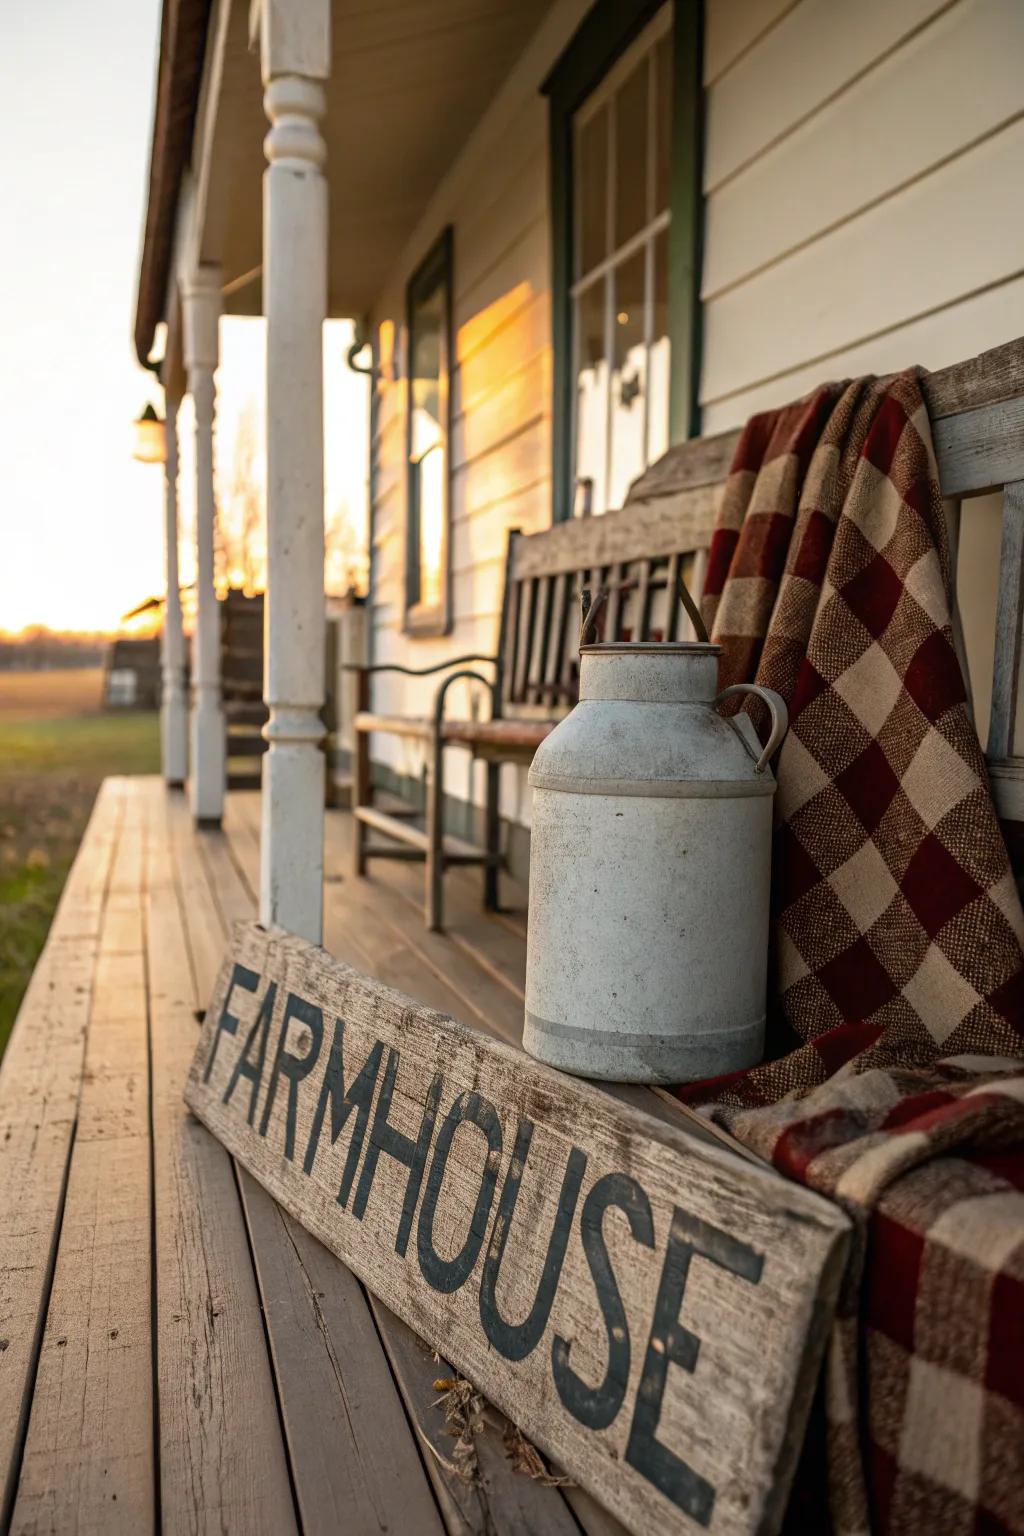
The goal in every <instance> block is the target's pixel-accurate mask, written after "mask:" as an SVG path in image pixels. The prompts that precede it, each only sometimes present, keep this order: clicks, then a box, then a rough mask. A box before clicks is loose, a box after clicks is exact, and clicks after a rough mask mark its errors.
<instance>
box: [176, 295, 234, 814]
mask: <svg viewBox="0 0 1024 1536" xmlns="http://www.w3.org/2000/svg"><path fill="white" fill-rule="evenodd" d="M181 306H182V318H183V321H184V343H185V368H186V371H187V374H188V391H189V394H190V395H191V396H192V403H193V405H194V407H195V414H196V629H195V637H194V641H193V647H192V773H191V778H190V780H189V790H190V801H191V806H192V814H193V816H194V817H195V820H196V822H197V823H198V824H199V825H200V826H219V825H220V820H221V816H222V814H223V811H224V773H225V751H224V711H223V708H222V706H221V697H220V613H219V610H218V607H217V595H216V592H215V590H214V585H213V525H214V493H213V417H214V409H215V399H214V383H213V375H214V370H215V369H216V367H217V355H218V353H217V329H218V322H219V320H220V311H221V293H220V273H219V271H218V270H217V268H215V267H200V268H199V269H198V271H197V272H196V273H195V274H194V275H193V276H192V277H191V278H189V280H188V281H186V282H184V283H183V284H182V289H181Z"/></svg>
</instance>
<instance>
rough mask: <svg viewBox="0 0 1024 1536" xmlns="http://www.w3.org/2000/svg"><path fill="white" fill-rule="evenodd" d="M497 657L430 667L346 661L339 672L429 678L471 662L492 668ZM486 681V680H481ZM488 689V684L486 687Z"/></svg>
mask: <svg viewBox="0 0 1024 1536" xmlns="http://www.w3.org/2000/svg"><path fill="white" fill-rule="evenodd" d="M500 660H501V658H500V657H498V656H476V655H474V656H451V657H449V659H448V660H447V661H439V662H437V663H436V665H435V666H432V667H402V666H399V665H398V663H397V662H382V663H381V664H380V665H379V666H373V667H368V666H363V664H362V663H361V662H358V661H346V662H345V663H343V665H342V668H341V670H342V671H343V672H361V673H363V675H364V676H367V677H368V676H370V675H371V674H372V673H374V672H401V673H403V674H404V676H406V677H430V676H431V675H432V674H433V673H434V672H444V671H445V670H446V669H447V668H448V667H464V666H466V665H468V663H469V662H471V661H486V662H489V663H490V664H491V666H492V667H496V666H498V665H499V664H500ZM481 681H486V679H481ZM487 686H488V687H490V684H489V683H488V685H487Z"/></svg>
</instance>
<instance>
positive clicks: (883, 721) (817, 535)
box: [680, 373, 1024, 1536]
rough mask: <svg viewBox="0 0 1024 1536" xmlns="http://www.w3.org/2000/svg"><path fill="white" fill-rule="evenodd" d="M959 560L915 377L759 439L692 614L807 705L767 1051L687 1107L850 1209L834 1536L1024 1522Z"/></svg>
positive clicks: (1023, 1033) (1017, 941)
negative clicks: (952, 566)
mask: <svg viewBox="0 0 1024 1536" xmlns="http://www.w3.org/2000/svg"><path fill="white" fill-rule="evenodd" d="M948 566H949V554H948V546H947V536H946V524H945V518H944V515H943V507H942V499H941V495H940V491H939V486H938V479H937V474H936V469H935V462H934V455H933V451H932V446H931V433H930V428H929V423H928V417H927V412H926V409H925V406H924V403H923V400H922V396H921V393H920V388H919V385H918V382H917V378H916V376H915V375H914V374H913V373H908V374H904V375H901V376H899V377H897V378H895V379H890V380H888V381H877V380H859V381H856V382H854V383H851V384H845V385H842V384H840V385H829V386H826V387H824V388H823V389H821V390H819V391H818V392H817V393H815V394H813V395H811V396H809V397H808V398H807V399H805V400H802V401H800V402H798V403H797V404H796V405H794V406H791V407H788V408H787V409H785V410H781V411H776V412H770V413H767V414H765V415H762V416H757V417H754V418H753V419H752V420H751V421H750V422H749V423H748V425H747V427H746V429H745V431H744V432H743V434H742V436H741V439H740V442H739V445H738V447H737V451H736V456H735V459H734V463H733V467H732V471H731V474H730V477H729V479H728V481H727V483H726V486H725V489H724V493H723V498H722V504H721V508H720V512H719V517H718V520H717V524H716V530H715V533H714V537H713V540H712V544H711V548H710V551H709V559H708V573H707V580H706V586H705V594H704V617H705V621H706V622H707V624H708V628H709V630H710V631H711V633H712V637H713V639H715V640H716V641H718V642H719V643H720V644H721V645H722V646H723V657H722V671H721V678H720V681H721V684H722V686H723V687H724V686H726V685H727V684H730V683H734V682H740V681H751V680H756V681H757V682H759V683H763V684H766V685H767V686H769V687H771V688H775V689H777V690H778V691H779V692H780V693H781V694H782V695H783V697H784V698H785V699H786V700H787V703H788V704H789V708H790V714H791V728H790V733H789V736H788V738H787V740H786V742H785V744H784V746H783V748H782V751H781V754H780V757H779V762H778V766H777V777H778V784H779V788H778V793H777V797H776V836H775V850H774V871H773V895H772V899H773V911H774V924H773V926H774V936H773V945H774V954H773V957H772V974H773V986H772V989H771V992H772V1000H773V1006H772V1007H771V1008H770V1012H769V1029H768V1054H767V1059H766V1060H765V1062H763V1063H762V1064H761V1065H760V1066H758V1067H755V1068H753V1069H752V1070H751V1071H749V1072H745V1073H739V1074H735V1075H733V1076H732V1077H730V1078H726V1079H718V1080H716V1081H714V1082H712V1083H704V1084H699V1085H692V1086H690V1087H689V1088H686V1089H682V1090H680V1096H681V1097H684V1098H686V1099H687V1100H688V1101H689V1102H691V1103H695V1104H698V1105H700V1106H701V1107H702V1108H706V1110H707V1112H708V1113H711V1114H713V1115H714V1117H715V1118H716V1119H718V1120H719V1121H721V1122H722V1123H724V1124H725V1125H727V1126H728V1127H729V1128H730V1129H731V1130H732V1132H733V1134H734V1135H736V1136H738V1137H739V1138H740V1139H741V1140H743V1141H744V1142H746V1143H747V1144H748V1145H750V1146H751V1147H752V1148H754V1150H756V1151H758V1152H759V1153H761V1155H762V1156H764V1157H765V1158H766V1159H768V1160H770V1161H771V1162H773V1163H774V1164H775V1165H776V1166H777V1167H778V1168H780V1169H781V1170H782V1171H783V1172H785V1173H787V1174H788V1175H790V1176H791V1177H793V1178H797V1179H800V1180H802V1181H803V1182H805V1183H807V1184H809V1185H811V1186H813V1187H814V1188H816V1189H819V1190H821V1191H822V1192H823V1193H825V1194H827V1195H829V1196H830V1197H831V1198H833V1199H835V1200H837V1201H839V1202H840V1203H842V1204H843V1205H844V1206H845V1207H846V1208H847V1209H848V1210H849V1211H850V1213H851V1214H852V1215H853V1217H854V1219H855V1225H856V1228H857V1233H858V1240H857V1243H856V1244H855V1253H854V1261H853V1263H852V1265H851V1268H850V1272H849V1274H848V1276H847V1282H846V1286H845V1290H844V1295H843V1297H842V1300H841V1304H840V1308H839V1313H838V1316H837V1321H836V1325H835V1329H834V1332H833V1338H832V1343H831V1346H830V1350H829V1355H828V1361H827V1368H826V1372H825V1383H824V1409H825V1412H824V1420H825V1430H824V1454H823V1455H822V1454H821V1453H820V1451H818V1452H817V1453H816V1451H815V1441H814V1439H813V1437H812V1438H811V1439H810V1441H809V1449H808V1451H807V1452H806V1453H805V1463H807V1464H806V1465H805V1467H804V1468H803V1473H802V1476H801V1478H800V1479H798V1494H797V1496H796V1502H795V1503H794V1510H795V1511H800V1510H801V1508H802V1506H801V1503H800V1499H801V1497H803V1498H804V1499H806V1497H807V1496H808V1489H809V1488H810V1487H811V1485H812V1483H813V1475H812V1474H813V1472H814V1470H815V1468H814V1466H813V1462H814V1459H815V1454H817V1459H818V1461H819V1463H821V1462H823V1463H824V1465H825V1469H826V1472H827V1498H828V1509H829V1513H830V1516H831V1523H832V1525H833V1527H834V1528H835V1529H836V1530H837V1531H841V1532H844V1533H853V1532H862V1531H863V1532H866V1531H869V1530H873V1531H893V1532H900V1533H909V1532H913V1533H916V1532H922V1533H924V1532H928V1533H929V1536H930V1533H934V1532H940V1531H941V1532H942V1533H943V1536H954V1533H960V1532H963V1533H964V1536H967V1533H969V1532H970V1533H979V1532H989V1531H991V1532H996V1531H1019V1532H1024V1061H1022V1060H1021V1059H1020V1058H1021V1057H1022V1056H1024V950H1022V945H1024V914H1022V911H1021V903H1020V898H1019V895H1018V891H1017V887H1016V885H1015V882H1014V880H1013V876H1012V874H1011V871H1010V868H1009V863H1008V859H1007V854H1006V848H1005V844H1004V842H1003V838H1002V835H1001V832H1000V829H999V824H998V821H997V819H996V815H995V811H994V808H993V805H992V801H991V797H990V794H989V790H988V784H987V778H986V770H985V763H984V757H983V754H982V751H981V747H980V745H979V742H978V738H977V735H976V732H975V730H974V726H973V724H972V721H971V717H970V712H969V708H968V705H967V700H966V695H965V689H964V683H963V677H962V674H961V670H960V666H959V663H958V661H957V657H956V654H955V650H954V646H953V639H952V630H951V623H950V605H949V597H948V592H949V569H948ZM747 707H750V708H751V710H752V712H753V713H754V715H755V721H756V720H757V715H756V711H757V709H758V708H760V706H759V705H757V704H751V705H749V706H747ZM807 1518H808V1517H807V1516H806V1509H805V1508H804V1513H802V1514H796V1515H794V1520H795V1522H796V1527H797V1528H799V1529H801V1530H803V1529H807V1528H808V1525H807ZM813 1528H815V1529H818V1528H820V1524H817V1523H816V1524H814V1526H813Z"/></svg>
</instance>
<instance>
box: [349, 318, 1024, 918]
mask: <svg viewBox="0 0 1024 1536" xmlns="http://www.w3.org/2000/svg"><path fill="white" fill-rule="evenodd" d="M924 395H925V399H926V401H927V404H928V410H929V415H930V417H931V421H932V433H933V439H934V444H935V452H936V458H937V461H938V468H939V478H940V482H941V485H942V491H943V495H944V496H945V497H946V498H947V501H946V506H947V515H948V526H949V536H950V546H951V551H952V555H953V567H954V573H955V566H956V555H957V550H958V545H959V532H960V516H961V502H962V501H964V500H967V499H968V498H970V497H974V496H980V495H984V494H985V493H986V492H989V491H993V490H999V489H1002V491H1003V541H1002V549H1001V555H1000V582H999V601H998V614H997V621H996V631H997V644H996V655H995V671H994V677H993V688H992V715H991V724H990V728H989V732H988V760H989V771H990V774H991V778H992V787H993V792H994V794H995V798H996V804H997V807H998V809H999V813H1000V816H1001V818H1002V819H1003V824H1004V829H1005V831H1006V835H1007V840H1008V842H1009V844H1010V847H1011V853H1015V854H1016V860H1015V862H1018V863H1019V862H1020V861H1021V858H1022V857H1024V697H1022V694H1024V668H1022V666H1021V650H1022V642H1021V629H1022V623H1024V580H1022V573H1024V340H1017V341H1012V342H1007V343H1006V344H1005V345H1004V346H1001V347H996V348H994V349H993V350H991V351H989V352H985V353H982V354H981V355H980V356H978V357H976V358H971V359H969V360H968V361H966V362H963V363H957V364H955V365H954V366H952V367H950V368H943V369H940V370H938V371H937V372H935V373H933V374H930V375H928V376H926V377H925V379H924ZM738 437H739V433H738V431H730V432H722V433H719V434H718V435H716V436H714V437H707V438H699V439H696V440H694V441H692V442H686V443H680V444H677V445H676V446H675V447H674V448H671V449H669V451H668V453H666V454H665V455H664V457H663V458H661V459H659V461H658V462H657V463H656V464H654V465H652V467H651V468H650V469H649V470H648V471H647V472H646V473H645V474H644V475H642V476H640V478H639V479H638V480H636V481H635V482H634V483H633V485H632V486H631V487H630V491H629V495H628V496H627V499H626V502H625V504H624V505H623V507H622V508H621V509H620V510H619V511H617V512H610V513H608V514H607V515H606V516H604V517H600V518H581V519H576V520H574V521H571V522H566V523H558V524H556V525H555V526H554V527H553V528H550V529H547V530H546V531H545V532H543V533H536V534H533V535H532V536H530V537H524V536H523V535H522V534H519V533H517V532H513V533H512V534H511V535H510V537H509V549H508V562H507V568H506V578H505V593H504V599H503V603H502V616H501V621H500V627H499V640H498V650H497V653H496V654H495V655H493V656H480V655H472V656H459V657H454V658H452V660H450V661H446V662H442V663H439V664H438V665H437V666H435V667H425V668H414V667H404V666H394V665H392V666H378V667H363V668H361V669H359V671H360V713H359V714H358V715H357V716H356V722H355V724H356V731H357V750H356V764H355V773H354V807H355V815H356V817H357V819H358V826H357V832H356V839H355V852H354V859H355V869H356V872H357V873H358V874H363V873H364V872H365V869H366V864H367V861H368V860H369V859H372V858H395V857H398V858H409V857H411V858H418V859H424V860H425V862H426V917H427V923H428V925H429V926H430V927H431V928H433V929H437V928H440V927H441V926H442V921H443V904H442V902H443V894H442V893H443V877H444V872H445V869H446V868H448V867H449V866H451V865H456V864H481V865H483V867H484V871H485V873H484V902H485V905H486V906H487V907H489V908H494V907H496V906H497V899H498V870H499V867H500V865H501V851H500V842H499V838H500V828H499V818H498V770H499V765H500V764H501V763H503V762H513V763H523V764H528V763H529V762H530V761H531V760H532V757H533V754H534V752H535V751H536V749H537V747H538V746H539V745H540V743H541V741H543V739H544V737H545V736H546V735H547V734H548V732H549V731H550V730H551V729H552V727H553V725H554V724H555V722H556V721H557V720H558V719H559V718H560V717H561V716H562V715H564V714H565V713H567V712H568V710H569V709H570V708H571V707H572V705H573V704H574V703H575V701H576V696H577V685H578V676H579V668H578V624H577V621H576V619H575V617H574V615H575V613H576V611H577V610H576V598H577V594H579V593H580V592H581V591H582V590H583V589H584V588H586V587H590V588H593V589H594V590H596V589H598V588H600V587H602V586H605V587H607V588H608V589H609V599H608V602H607V605H606V607H605V609H604V611H603V613H602V615H601V620H600V631H599V633H600V635H601V638H603V639H606V640H613V639H615V640H627V639H641V640H647V639H662V638H665V639H676V638H689V637H692V627H691V626H690V625H689V624H688V622H687V621H686V620H685V617H684V616H683V615H682V614H681V613H680V612H679V610H678V607H677V605H675V604H674V603H670V602H669V601H668V595H667V594H668V593H669V592H670V591H674V590H675V588H676V584H677V581H678V578H679V575H680V574H681V573H685V580H686V582H687V585H688V587H689V589H690V591H691V593H693V595H694V596H695V597H698V598H699V596H700V593H701V591H702V589H703V580H704V569H705V565H706V553H707V546H708V543H709V541H710V537H711V531H712V528H713V525H714V515H715V505H716V501H717V497H718V492H719V489H720V487H721V485H722V483H723V481H724V480H725V478H726V476H727V475H728V472H729V466H730V464H731V463H732V458H733V454H734V452H735V449H736V444H737V440H738ZM953 595H954V599H955V595H956V594H955V590H954V594H953ZM954 638H955V640H956V643H957V648H958V652H959V655H960V660H961V665H962V666H963V668H964V675H965V678H967V681H968V688H969V686H970V679H969V675H968V668H967V663H966V653H965V650H964V646H963V640H962V636H961V634H960V625H959V616H958V615H955V618H954ZM475 664H477V665H479V664H487V665H489V666H491V667H492V668H493V676H492V677H489V676H485V675H484V674H483V673H482V672H479V671H475V670H472V668H473V666H474V665H475ZM383 672H396V673H402V674H404V675H406V676H411V677H425V676H429V675H431V674H434V673H439V672H447V673H448V676H447V677H446V678H445V679H444V681H443V682H442V683H441V685H440V687H439V688H438V691H437V694H436V696H435V700H434V709H433V713H432V715H430V716H425V717H419V718H411V717H407V716H401V715H387V714H375V713H373V712H372V711H371V710H370V708H369V690H370V679H371V677H372V676H373V675H374V674H376V673H383ZM460 678H472V679H475V680H476V681H478V682H481V683H483V684H484V685H485V686H486V687H487V688H488V690H489V692H490V694H491V700H492V708H491V718H490V719H489V720H484V721H477V720H453V719H448V718H447V717H446V715H445V703H446V698H447V693H448V689H449V687H450V686H451V685H452V684H453V683H454V682H456V681H457V680H458V679H460ZM372 732H380V733H381V734H385V735H392V736H402V737H407V738H408V737H412V738H414V739H417V740H420V741H423V742H425V743H427V745H428V767H427V818H426V821H427V825H426V829H425V830H424V829H422V828H420V827H419V826H417V825H415V823H414V821H413V819H412V814H413V813H412V812H411V811H409V812H395V811H391V812H385V811H382V810H379V809H378V808H377V807H376V806H375V805H374V804H373V788H372V786H371V783H370V756H369V738H370V734H371V733H372ZM446 746H457V747H463V748H465V749H466V750H467V751H469V752H471V753H472V755H473V756H474V757H477V758H481V759H482V760H483V761H485V762H486V764H487V786H486V797H485V810H484V829H485V830H484V838H483V844H482V846H478V845H475V844H472V843H469V842H465V841H463V840H461V839H459V838H454V837H451V836H445V835H444V833H443V827H442V818H443V805H444V784H443V757H444V749H445V747H446ZM371 830H372V831H375V832H377V833H379V834H381V835H382V836H383V837H384V838H387V839H390V840H391V842H390V843H387V842H380V841H377V842H374V843H372V844H371V843H370V842H369V840H368V836H367V834H368V833H369V832H370V831H371Z"/></svg>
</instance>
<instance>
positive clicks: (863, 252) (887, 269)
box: [702, 121, 1024, 401]
mask: <svg viewBox="0 0 1024 1536" xmlns="http://www.w3.org/2000/svg"><path fill="white" fill-rule="evenodd" d="M1022 156H1024V121H1018V122H1016V123H1014V124H1013V125H1012V126H1011V127H1008V128H1006V129H1003V130H1002V131H1001V132H1000V133H998V134H996V135H994V136H993V137H992V138H989V139H986V140H985V141H984V142H983V143H982V144H980V145H979V146H978V147H976V148H974V149H971V150H968V151H967V152H966V153H964V154H963V155H960V156H959V157H958V158H957V159H955V160H953V161H951V162H949V163H947V164H945V165H942V166H940V167H939V168H938V169H936V170H935V171H933V172H931V173H930V174H929V175H927V176H925V177H923V178H922V179H921V180H920V181H917V182H915V183H914V184H913V185H912V186H910V187H908V188H907V189H906V190H905V191H904V192H903V193H902V194H901V195H900V197H899V198H898V199H895V200H889V201H887V202H885V203H883V204H881V205H879V206H878V207H875V208H871V209H869V210H868V211H867V212H865V213H862V214H860V215H859V216H858V217H857V218H855V219H851V220H850V221H849V222H848V223H846V224H843V225H842V226H841V227H840V228H839V229H837V230H834V231H833V232H832V233H831V234H829V235H826V236H825V237H824V238H823V239H821V240H818V241H815V242H814V244H813V245H811V246H806V247H804V248H803V249H802V250H799V251H797V252H795V253H794V254H793V255H792V256H790V257H787V258H786V260H784V261H782V262H779V263H778V264H777V265H776V266H773V267H770V268H769V269H768V270H767V271H766V272H764V273H762V274H761V275H760V276H759V277H758V279H757V280H756V281H754V282H750V283H743V284H741V286H740V287H738V288H734V289H732V290H730V292H728V293H726V294H723V295H722V297H721V298H718V299H713V300H712V301H711V302H710V303H709V304H707V305H706V306H705V308H704V327H705V329H704V347H705V350H704V375H703V389H702V398H703V399H704V400H705V401H713V400H717V399H720V398H721V397H723V396H724V395H727V394H730V393H733V392H734V391H736V390H737V388H740V387H742V386H743V385H745V384H753V383H757V382H759V381H761V380H764V379H768V378H771V377H772V376H773V375H775V374H777V373H781V372H784V371H786V370H787V369H791V368H794V367H796V366H797V365H798V364H800V363H803V362H811V361H814V360H815V359H816V358H824V357H827V356H828V355H829V354H830V353H834V352H837V351H838V350H839V349H840V348H842V347H844V346H850V345H852V344H853V343H855V342H857V341H859V340H861V339H862V338H864V337H867V336H870V335H872V334H873V333H878V332H880V331H883V330H886V329H890V328H894V327H895V326H897V325H899V324H901V323H903V322H905V321H907V320H910V319H914V318H917V317H921V316H924V315H927V314H928V313H929V311H931V310H935V309H939V308H941V307H943V306H945V305H948V304H951V303H953V302H954V301H955V300H956V299H957V298H959V297H961V296H962V295H965V294H969V293H972V292H976V291H978V290H979V289H981V288H984V287H986V286H989V285H992V284H995V283H999V282H1001V281H1005V280H1007V279H1008V278H1010V277H1012V276H1015V275H1017V273H1018V272H1020V271H1021V269H1022V266H1024V198H1021V197H1019V196H1016V195H1013V190H1012V189H1014V188H1015V187H1017V186H1018V184H1019V180H1020V167H1021V163H1022ZM1010 335H1012V332H1007V334H1006V337H1004V338H1003V339H1009V337H1010ZM975 350H976V348H975V347H973V346H972V347H971V348H970V351H972V352H973V351H975Z"/></svg>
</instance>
